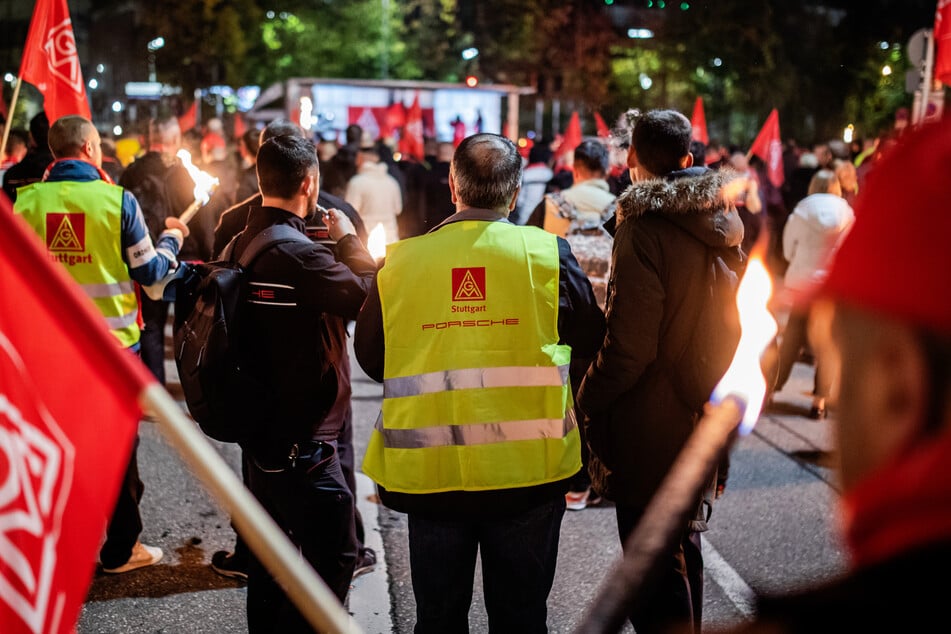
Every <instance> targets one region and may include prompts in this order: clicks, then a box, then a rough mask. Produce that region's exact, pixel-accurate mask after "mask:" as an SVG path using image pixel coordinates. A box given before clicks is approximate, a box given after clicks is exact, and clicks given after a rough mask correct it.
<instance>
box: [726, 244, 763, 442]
mask: <svg viewBox="0 0 951 634" xmlns="http://www.w3.org/2000/svg"><path fill="white" fill-rule="evenodd" d="M772 293H773V283H772V280H771V279H770V276H769V272H768V271H767V270H766V267H765V266H764V265H763V261H762V259H761V258H760V257H759V256H756V255H754V256H753V257H752V258H750V261H749V264H748V265H747V267H746V273H745V274H744V275H743V279H742V280H741V281H740V287H739V288H738V289H737V292H736V305H737V307H738V308H739V311H740V327H741V328H742V334H741V335H740V343H739V344H738V345H737V347H736V354H734V355H733V361H732V362H731V363H730V367H729V368H727V371H726V374H724V375H723V378H722V379H720V382H719V383H718V384H717V386H716V387H715V388H714V389H713V394H712V395H711V397H710V400H711V401H712V402H714V403H719V402H720V401H722V400H723V399H724V398H726V397H727V396H729V395H731V394H732V395H734V396H736V397H738V398H739V399H741V400H742V401H743V402H744V403H746V411H745V413H744V414H743V421H742V422H741V423H740V433H741V434H748V433H749V432H750V431H752V429H753V426H754V425H755V424H756V420H757V419H758V418H759V414H760V411H761V410H762V409H763V400H764V399H765V397H766V378H765V377H764V376H763V370H762V367H761V366H760V357H762V355H763V351H764V350H765V349H766V346H768V345H769V343H770V342H771V341H772V340H773V337H775V336H776V332H777V331H778V326H777V324H776V319H774V318H773V314H772V313H771V312H770V311H769V309H768V308H767V304H768V303H769V298H770V296H771V295H772Z"/></svg>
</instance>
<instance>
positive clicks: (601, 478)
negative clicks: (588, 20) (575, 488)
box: [578, 110, 743, 632]
mask: <svg viewBox="0 0 951 634" xmlns="http://www.w3.org/2000/svg"><path fill="white" fill-rule="evenodd" d="M689 143H690V122H689V121H688V120H687V119H686V118H685V117H684V116H683V115H682V114H680V113H678V112H675V111H672V110H660V111H651V112H648V113H646V114H644V115H642V116H641V118H640V119H638V121H637V123H636V125H635V127H634V130H633V132H632V143H631V149H630V150H629V153H628V166H629V168H630V172H631V180H632V181H633V184H632V185H631V187H630V188H628V190H627V191H626V192H624V193H623V194H622V195H621V196H620V197H619V198H618V211H617V216H618V217H617V221H618V224H617V228H616V233H615V236H614V247H613V253H612V263H611V278H610V282H609V286H608V299H607V325H608V330H607V335H606V336H605V339H604V343H603V344H602V347H601V350H600V351H599V352H598V355H597V357H596V359H595V361H594V363H592V364H591V366H590V367H589V369H588V372H587V374H586V376H585V378H584V381H583V382H582V384H581V387H580V389H579V393H578V405H579V407H580V408H581V409H582V410H583V412H584V414H585V425H586V427H585V429H586V431H587V434H588V443H589V447H590V449H591V452H592V456H591V461H590V466H589V471H590V474H591V478H592V484H593V486H594V488H595V489H596V490H597V491H598V492H599V493H601V494H602V495H603V496H604V497H606V498H608V499H609V500H613V501H614V502H615V503H616V506H617V515H618V531H619V534H620V537H621V542H622V544H623V543H624V541H625V539H626V537H627V535H628V533H630V532H631V531H632V530H633V528H634V526H635V525H636V523H637V521H638V520H639V519H640V517H641V516H642V515H643V511H644V509H645V507H646V506H647V504H648V502H649V501H650V499H651V498H652V497H653V495H654V493H655V492H656V491H657V489H658V488H659V486H660V484H661V482H662V480H663V479H664V476H665V475H666V474H667V472H668V471H669V469H670V467H671V465H672V464H673V462H674V459H675V458H676V457H677V455H678V453H679V452H680V450H681V449H682V448H683V446H684V444H685V443H686V441H687V438H688V437H689V436H690V434H691V432H692V431H693V428H694V425H695V424H696V422H697V420H698V419H699V413H700V412H699V411H698V410H699V409H700V408H702V403H700V404H698V403H688V402H685V401H684V399H683V398H682V392H681V391H680V390H679V389H678V385H677V377H678V373H681V372H684V371H686V369H687V366H689V364H691V363H695V362H696V358H695V357H694V356H692V355H693V354H695V353H691V352H688V351H687V347H688V343H689V342H690V338H691V336H692V333H693V331H694V330H695V328H696V327H697V323H698V320H699V318H700V314H701V311H703V310H705V309H707V308H708V307H709V302H706V301H705V297H707V296H709V294H710V292H711V289H710V281H709V277H708V276H707V275H705V271H707V270H708V269H707V267H708V266H709V261H710V260H709V252H710V250H711V249H712V250H715V251H716V252H717V253H718V254H719V255H721V256H726V257H730V258H732V260H733V262H732V264H734V265H736V264H738V263H740V262H741V261H742V257H743V255H742V252H741V251H740V249H739V245H740V243H741V242H742V239H743V223H742V221H741V220H740V217H739V215H738V214H737V212H736V208H735V207H734V206H733V205H732V204H730V203H729V202H727V200H728V195H725V193H724V185H726V184H727V183H728V182H730V181H731V179H732V178H733V177H734V175H733V174H732V173H730V172H726V171H714V170H710V169H707V168H704V167H691V165H692V157H691V155H690V153H689ZM727 264H731V262H727ZM704 336H710V337H715V336H717V334H716V333H713V332H711V333H709V334H708V335H707V334H704ZM698 503H699V500H698ZM685 528H686V527H685ZM688 542H691V543H693V545H691V543H688ZM694 550H695V552H694ZM674 557H676V558H677V561H678V563H674V559H671V563H672V564H673V566H672V567H671V568H670V569H669V570H668V571H667V572H666V573H665V574H666V578H665V579H664V580H663V581H659V582H658V585H657V587H656V588H654V590H655V592H653V593H652V598H651V600H649V601H641V602H640V605H635V607H634V611H633V613H632V615H631V620H632V623H633V624H634V627H635V629H636V630H637V631H638V632H654V631H658V628H662V627H665V626H669V625H671V624H673V623H676V624H678V625H685V624H687V623H690V622H694V628H695V630H696V631H697V632H699V631H700V627H699V624H700V607H701V606H702V560H700V552H699V535H698V534H696V533H693V528H691V530H690V531H689V532H688V531H687V530H685V537H684V540H683V542H682V544H681V548H680V550H679V552H678V553H674ZM685 558H686V560H687V563H686V564H685V563H684V560H685ZM697 561H699V562H701V563H700V565H699V567H698V566H696V565H693V563H692V562H697ZM685 581H686V583H685ZM688 588H689V589H688Z"/></svg>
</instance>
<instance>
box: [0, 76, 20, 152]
mask: <svg viewBox="0 0 951 634" xmlns="http://www.w3.org/2000/svg"><path fill="white" fill-rule="evenodd" d="M22 83H23V78H22V77H17V85H16V88H14V89H13V98H12V99H11V100H10V110H8V112H9V113H10V117H9V118H8V119H7V123H6V125H4V126H3V141H2V142H0V156H3V154H4V153H5V152H6V151H7V139H9V138H10V124H12V123H13V113H14V111H15V110H16V107H17V99H18V98H19V96H20V85H21V84H22Z"/></svg>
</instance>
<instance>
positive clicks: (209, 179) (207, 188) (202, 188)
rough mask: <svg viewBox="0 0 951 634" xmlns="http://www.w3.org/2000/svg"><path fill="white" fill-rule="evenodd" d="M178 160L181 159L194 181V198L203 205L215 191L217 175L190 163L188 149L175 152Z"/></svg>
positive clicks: (190, 156) (190, 158) (190, 157)
mask: <svg viewBox="0 0 951 634" xmlns="http://www.w3.org/2000/svg"><path fill="white" fill-rule="evenodd" d="M175 155H176V156H177V157H178V158H179V160H181V162H182V165H183V166H184V167H185V169H186V170H187V171H188V175H189V176H191V177H192V182H194V183H195V189H194V191H193V195H194V196H195V200H196V201H198V203H199V204H201V205H204V204H205V203H207V202H208V201H209V200H210V199H211V193H212V192H213V191H215V189H216V188H217V187H218V184H219V183H218V177H217V176H212V175H211V174H209V173H208V172H203V171H201V170H200V169H198V168H197V167H195V165H194V163H192V155H191V152H189V151H188V150H185V149H182V150H179V151H178V152H177V153H176V154H175Z"/></svg>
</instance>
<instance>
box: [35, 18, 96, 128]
mask: <svg viewBox="0 0 951 634" xmlns="http://www.w3.org/2000/svg"><path fill="white" fill-rule="evenodd" d="M20 79H22V80H23V81H27V82H30V83H31V84H33V85H34V86H36V87H37V88H38V89H39V91H40V92H41V93H43V109H44V110H45V111H46V117H47V118H48V119H49V120H50V123H53V122H54V121H56V120H57V119H59V118H60V117H62V116H64V115H67V114H78V115H82V116H84V117H86V118H87V119H89V118H91V114H90V112H89V101H88V100H87V99H86V85H85V84H84V83H83V73H82V69H81V68H80V67H79V54H78V53H77V52H76V38H75V37H73V25H72V23H71V22H70V19H69V8H68V7H67V6H66V0H37V2H36V7H34V9H33V20H32V22H30V31H29V33H27V36H26V45H25V46H24V48H23V60H22V61H21V62H20Z"/></svg>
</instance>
